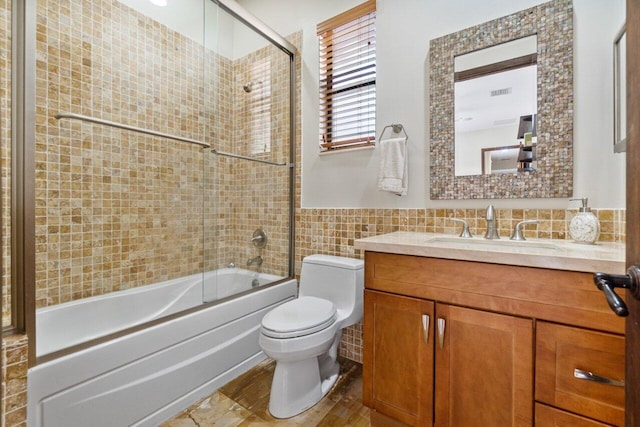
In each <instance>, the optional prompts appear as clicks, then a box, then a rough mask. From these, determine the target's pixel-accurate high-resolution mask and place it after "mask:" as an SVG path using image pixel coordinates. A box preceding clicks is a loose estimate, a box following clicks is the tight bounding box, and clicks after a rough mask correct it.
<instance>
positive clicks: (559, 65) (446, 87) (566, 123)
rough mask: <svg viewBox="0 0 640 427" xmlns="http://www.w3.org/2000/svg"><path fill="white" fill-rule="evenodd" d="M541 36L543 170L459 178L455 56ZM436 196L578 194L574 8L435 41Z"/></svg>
mask: <svg viewBox="0 0 640 427" xmlns="http://www.w3.org/2000/svg"><path fill="white" fill-rule="evenodd" d="M533 34H537V40H538V48H537V54H538V58H537V61H538V73H537V98H538V119H537V124H538V131H537V132H538V136H537V139H538V141H537V161H538V163H537V169H536V170H535V171H533V172H518V173H511V174H502V175H496V174H492V175H474V176H455V171H454V163H455V162H454V160H455V159H454V151H455V147H454V58H455V57H456V56H458V55H462V54H465V53H469V52H473V51H476V50H479V49H484V48H487V47H490V46H494V45H497V44H501V43H505V42H508V41H510V40H515V39H519V38H522V37H526V36H530V35H533ZM429 73H430V86H429V105H430V109H429V112H430V129H431V130H430V161H429V162H428V164H429V166H430V173H428V174H427V175H428V176H430V182H431V185H430V198H431V199H432V200H450V199H513V198H553V197H571V196H572V194H573V3H572V0H553V1H550V2H548V3H543V4H541V5H538V6H535V7H532V8H529V9H525V10H522V11H520V12H516V13H514V14H512V15H508V16H504V17H502V18H498V19H495V20H493V21H489V22H485V23H483V24H480V25H476V26H474V27H470V28H467V29H464V30H461V31H458V32H456V33H452V34H448V35H446V36H443V37H440V38H437V39H434V40H431V42H430V46H429Z"/></svg>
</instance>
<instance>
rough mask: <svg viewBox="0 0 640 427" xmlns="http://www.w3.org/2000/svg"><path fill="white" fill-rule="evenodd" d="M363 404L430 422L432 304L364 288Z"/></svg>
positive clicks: (412, 420) (409, 420)
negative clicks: (366, 379) (368, 343)
mask: <svg viewBox="0 0 640 427" xmlns="http://www.w3.org/2000/svg"><path fill="white" fill-rule="evenodd" d="M364 312H365V319H364V328H365V331H364V334H365V336H366V337H367V339H368V340H370V341H371V345H367V346H366V347H365V354H364V360H365V362H364V363H363V377H364V378H369V379H371V380H370V381H364V383H363V401H364V404H365V405H367V406H369V407H371V408H374V409H376V410H378V411H379V412H381V413H383V414H385V415H388V416H390V417H393V418H395V419H397V420H399V421H402V422H403V423H405V424H409V425H414V426H426V425H432V423H433V409H432V404H431V402H432V401H433V332H432V331H433V328H431V327H430V323H431V322H432V321H433V318H434V304H433V302H430V301H424V300H420V299H417V298H408V297H404V296H400V295H391V294H385V293H381V292H375V291H368V290H367V291H365V293H364Z"/></svg>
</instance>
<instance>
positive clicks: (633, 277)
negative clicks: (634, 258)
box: [593, 265, 640, 317]
mask: <svg viewBox="0 0 640 427" xmlns="http://www.w3.org/2000/svg"><path fill="white" fill-rule="evenodd" d="M593 282H594V283H595V284H596V286H597V287H598V289H600V290H601V291H602V292H604V296H605V298H606V299H607V302H608V303H609V307H611V310H613V312H614V313H616V314H617V315H618V316H621V317H625V316H628V315H629V310H628V309H627V305H626V304H625V303H624V301H622V298H620V296H619V295H618V294H616V293H615V291H614V289H615V288H623V289H627V290H628V291H629V294H630V295H632V296H633V297H635V298H636V299H640V286H638V284H639V283H640V267H638V266H636V265H632V266H631V267H629V269H628V270H627V274H605V273H595V274H594V275H593Z"/></svg>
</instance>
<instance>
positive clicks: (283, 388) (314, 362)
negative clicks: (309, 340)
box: [269, 331, 342, 418]
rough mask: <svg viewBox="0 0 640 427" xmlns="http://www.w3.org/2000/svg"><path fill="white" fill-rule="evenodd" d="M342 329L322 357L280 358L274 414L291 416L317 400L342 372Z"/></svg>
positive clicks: (271, 406)
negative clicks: (281, 359) (338, 355)
mask: <svg viewBox="0 0 640 427" xmlns="http://www.w3.org/2000/svg"><path fill="white" fill-rule="evenodd" d="M341 336H342V331H338V333H337V334H336V337H335V338H334V341H333V343H332V345H331V347H330V349H329V350H328V351H327V352H326V353H324V354H322V355H321V356H319V357H311V358H309V359H304V360H298V361H290V362H286V361H277V362H276V369H275V372H274V373H273V382H272V384H271V396H270V398H269V412H270V413H271V415H272V416H273V417H275V418H291V417H293V416H295V415H298V414H300V413H302V412H304V411H306V410H307V409H309V408H311V407H312V406H313V405H315V404H316V403H318V402H319V401H320V400H321V399H322V398H323V397H324V396H325V395H326V394H327V393H328V392H329V390H331V388H332V387H333V385H334V384H335V383H336V381H338V377H339V376H340V364H339V363H338V361H337V353H338V345H339V344H340V338H341Z"/></svg>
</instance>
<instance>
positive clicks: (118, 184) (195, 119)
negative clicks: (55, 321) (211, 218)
mask: <svg viewBox="0 0 640 427" xmlns="http://www.w3.org/2000/svg"><path fill="white" fill-rule="evenodd" d="M37 13H38V16H37V20H38V26H37V70H36V91H37V92H36V114H37V116H36V306H37V307H43V306H48V305H53V304H58V303H61V302H65V301H70V300H75V299H79V298H85V297H89V296H93V295H99V294H103V293H107V292H111V291H116V290H120V289H127V288H131V287H135V286H140V285H144V284H148V283H153V282H158V281H161V280H166V279H169V278H172V277H177V276H184V275H188V274H193V273H196V272H198V271H201V269H202V259H203V257H202V247H203V242H202V216H203V199H202V195H203V192H202V186H203V185H204V183H203V176H202V175H203V170H202V167H203V153H202V150H201V149H200V148H199V147H197V146H195V145H189V144H185V143H180V142H175V141H170V140H164V139H160V138H156V137H150V136H142V135H140V134H134V133H132V132H126V131H121V130H116V129H112V128H109V127H105V126H100V125H93V124H88V123H82V122H79V121H68V120H64V121H57V120H56V119H55V118H54V116H55V114H56V113H58V112H59V111H70V112H74V113H80V114H85V115H88V116H95V117H100V118H104V119H107V120H112V121H115V122H123V123H127V124H131V125H134V126H140V127H146V128H152V129H155V130H159V131H162V132H167V133H172V134H177V135H180V136H185V137H189V138H195V139H204V138H203V137H204V132H205V128H204V126H203V125H202V124H200V123H206V122H208V121H209V119H210V117H211V116H212V112H211V111H206V110H205V111H203V109H202V105H203V98H202V82H203V80H204V78H203V56H204V49H203V48H202V46H199V45H198V44H197V43H195V42H193V41H191V40H190V39H187V38H186V37H183V36H180V35H179V34H177V33H175V32H173V31H170V30H169V29H167V28H166V27H163V26H161V25H159V24H158V23H156V22H154V21H153V20H151V19H148V18H146V17H144V16H142V15H140V14H138V13H136V12H134V11H133V10H131V9H129V8H127V7H126V6H124V5H122V4H120V3H118V2H117V1H108V0H104V1H100V2H92V3H91V4H89V3H87V2H83V1H79V0H40V1H38V8H37ZM168 81H171V84H166V82H168ZM166 242H171V244H166Z"/></svg>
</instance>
